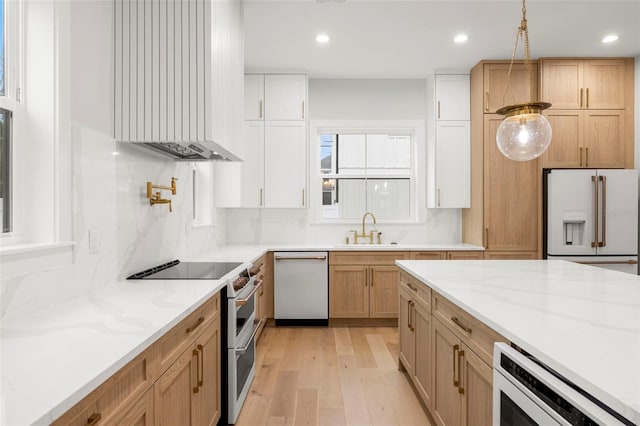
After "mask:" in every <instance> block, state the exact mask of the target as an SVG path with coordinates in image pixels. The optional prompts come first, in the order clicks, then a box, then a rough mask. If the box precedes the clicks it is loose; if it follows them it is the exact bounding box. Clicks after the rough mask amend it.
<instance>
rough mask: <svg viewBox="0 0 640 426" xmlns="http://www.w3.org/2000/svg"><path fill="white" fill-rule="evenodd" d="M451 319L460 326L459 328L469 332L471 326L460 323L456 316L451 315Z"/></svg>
mask: <svg viewBox="0 0 640 426" xmlns="http://www.w3.org/2000/svg"><path fill="white" fill-rule="evenodd" d="M451 321H453V322H454V323H455V325H457V326H458V327H460V328H461V329H463V330H464V331H466V332H467V333H471V328H469V327H467V326H466V325H464V324H463V323H461V322H460V320H459V319H458V317H451Z"/></svg>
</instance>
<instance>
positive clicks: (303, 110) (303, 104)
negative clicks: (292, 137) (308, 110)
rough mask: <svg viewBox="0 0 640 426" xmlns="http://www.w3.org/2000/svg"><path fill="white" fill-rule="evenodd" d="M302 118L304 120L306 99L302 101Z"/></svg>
mask: <svg viewBox="0 0 640 426" xmlns="http://www.w3.org/2000/svg"><path fill="white" fill-rule="evenodd" d="M302 119H303V120H304V101H302Z"/></svg>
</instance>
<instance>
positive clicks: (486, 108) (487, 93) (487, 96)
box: [484, 92, 489, 112]
mask: <svg viewBox="0 0 640 426" xmlns="http://www.w3.org/2000/svg"><path fill="white" fill-rule="evenodd" d="M484 110H485V111H487V112H489V92H485V93H484Z"/></svg>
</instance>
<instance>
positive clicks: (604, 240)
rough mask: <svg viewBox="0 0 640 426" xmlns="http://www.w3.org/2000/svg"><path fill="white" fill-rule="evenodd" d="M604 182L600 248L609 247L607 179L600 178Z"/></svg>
mask: <svg viewBox="0 0 640 426" xmlns="http://www.w3.org/2000/svg"><path fill="white" fill-rule="evenodd" d="M599 179H600V182H602V241H600V242H599V243H598V247H604V246H606V245H607V177H606V176H599Z"/></svg>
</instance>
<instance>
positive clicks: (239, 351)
mask: <svg viewBox="0 0 640 426" xmlns="http://www.w3.org/2000/svg"><path fill="white" fill-rule="evenodd" d="M264 321H266V319H265V318H263V319H261V320H254V321H253V325H254V327H253V332H252V333H251V337H249V340H247V344H246V345H244V347H242V348H238V349H236V354H237V355H244V354H246V353H247V350H248V349H249V346H251V341H252V340H253V338H254V337H256V333H257V332H258V330H260V327H262V323H263V322H264Z"/></svg>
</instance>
